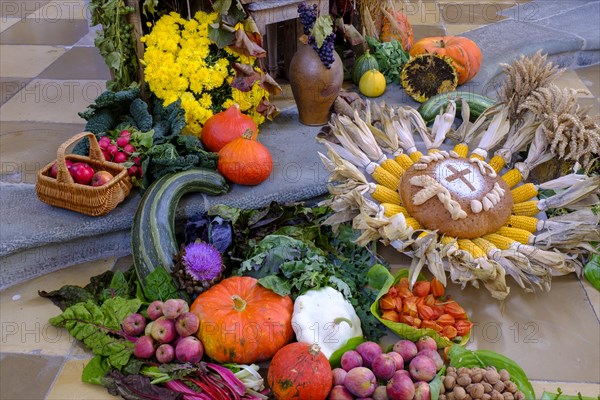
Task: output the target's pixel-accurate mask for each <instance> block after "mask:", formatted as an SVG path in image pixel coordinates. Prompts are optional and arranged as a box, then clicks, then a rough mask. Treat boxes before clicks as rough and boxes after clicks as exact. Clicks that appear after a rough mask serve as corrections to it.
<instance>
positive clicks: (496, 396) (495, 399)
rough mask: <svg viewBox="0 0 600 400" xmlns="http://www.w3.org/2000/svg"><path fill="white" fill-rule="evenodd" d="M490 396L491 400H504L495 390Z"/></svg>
mask: <svg viewBox="0 0 600 400" xmlns="http://www.w3.org/2000/svg"><path fill="white" fill-rule="evenodd" d="M491 395H492V399H491V400H504V396H502V394H500V392H499V391H497V390H492V393H491Z"/></svg>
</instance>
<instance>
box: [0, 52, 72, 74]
mask: <svg viewBox="0 0 600 400" xmlns="http://www.w3.org/2000/svg"><path fill="white" fill-rule="evenodd" d="M64 53H65V49H64V48H62V47H58V46H13V45H0V54H1V55H2V57H1V58H0V76H2V77H3V78H7V77H20V78H34V77H36V76H37V75H38V74H39V73H40V72H42V71H43V70H44V69H46V68H47V67H48V66H49V65H50V64H52V63H53V62H54V61H56V60H57V59H58V58H59V57H60V56H61V55H63V54H64Z"/></svg>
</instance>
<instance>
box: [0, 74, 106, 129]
mask: <svg viewBox="0 0 600 400" xmlns="http://www.w3.org/2000/svg"><path fill="white" fill-rule="evenodd" d="M105 90H106V81H103V80H53V79H34V80H32V81H31V82H29V84H28V85H27V86H26V87H25V88H24V89H23V90H21V91H20V92H19V93H17V94H16V95H15V96H13V97H12V98H11V99H10V100H9V101H7V102H6V104H4V105H3V106H2V108H0V113H1V115H2V118H3V119H7V117H6V116H10V120H11V121H32V122H58V123H67V124H80V123H83V122H85V121H84V120H83V119H82V118H80V117H79V115H78V114H77V113H79V112H80V111H83V110H85V109H86V108H87V107H88V106H89V105H90V104H91V103H93V102H94V100H95V99H96V97H98V96H99V95H100V94H101V93H102V92H104V91H105Z"/></svg>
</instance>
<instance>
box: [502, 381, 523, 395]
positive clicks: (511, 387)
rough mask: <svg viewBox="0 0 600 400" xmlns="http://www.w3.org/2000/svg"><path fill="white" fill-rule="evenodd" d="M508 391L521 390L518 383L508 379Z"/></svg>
mask: <svg viewBox="0 0 600 400" xmlns="http://www.w3.org/2000/svg"><path fill="white" fill-rule="evenodd" d="M504 386H505V389H504V390H506V391H509V392H510V393H515V392H516V391H517V390H519V388H518V387H517V385H516V384H515V383H514V382H513V381H508V382H506V383H505V384H504Z"/></svg>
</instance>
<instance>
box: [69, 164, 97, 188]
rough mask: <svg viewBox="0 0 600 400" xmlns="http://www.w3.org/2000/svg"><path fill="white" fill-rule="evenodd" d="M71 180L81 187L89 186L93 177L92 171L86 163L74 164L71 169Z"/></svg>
mask: <svg viewBox="0 0 600 400" xmlns="http://www.w3.org/2000/svg"><path fill="white" fill-rule="evenodd" d="M71 172H72V175H73V180H74V181H75V182H77V183H79V184H81V185H89V184H90V182H91V181H92V177H93V176H94V170H93V169H92V167H90V166H89V165H88V164H86V163H81V162H78V163H75V164H73V166H72V167H71Z"/></svg>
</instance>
